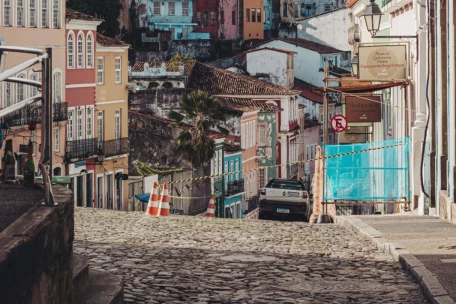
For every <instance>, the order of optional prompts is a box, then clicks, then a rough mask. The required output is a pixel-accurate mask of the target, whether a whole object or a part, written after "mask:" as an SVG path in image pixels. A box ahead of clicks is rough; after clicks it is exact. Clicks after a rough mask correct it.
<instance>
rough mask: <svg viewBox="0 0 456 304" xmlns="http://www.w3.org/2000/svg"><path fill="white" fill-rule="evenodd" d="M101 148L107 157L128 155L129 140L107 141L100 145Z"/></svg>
mask: <svg viewBox="0 0 456 304" xmlns="http://www.w3.org/2000/svg"><path fill="white" fill-rule="evenodd" d="M99 147H100V148H101V149H102V150H103V152H104V155H105V157H110V156H116V155H122V154H127V153H128V152H129V142H128V138H119V139H113V140H105V141H103V142H100V143H99Z"/></svg>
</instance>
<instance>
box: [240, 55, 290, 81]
mask: <svg viewBox="0 0 456 304" xmlns="http://www.w3.org/2000/svg"><path fill="white" fill-rule="evenodd" d="M287 60H288V54H286V53H282V52H276V51H271V50H261V51H256V52H250V53H247V62H248V64H247V72H248V73H250V75H251V76H257V74H268V75H269V82H271V83H273V84H275V85H278V86H288V85H289V83H288V77H287V76H288V74H287V73H288V66H287Z"/></svg>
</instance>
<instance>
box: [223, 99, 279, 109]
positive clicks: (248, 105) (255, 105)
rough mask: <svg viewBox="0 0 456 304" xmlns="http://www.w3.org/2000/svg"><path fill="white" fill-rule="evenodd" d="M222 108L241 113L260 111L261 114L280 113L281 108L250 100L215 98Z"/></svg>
mask: <svg viewBox="0 0 456 304" xmlns="http://www.w3.org/2000/svg"><path fill="white" fill-rule="evenodd" d="M217 99H218V100H219V101H220V103H221V104H222V106H225V107H227V108H229V109H233V110H238V111H242V112H251V111H256V110H260V111H262V112H280V111H282V109H281V108H279V107H277V106H274V105H271V104H267V103H265V102H263V101H258V100H252V99H251V98H236V97H217Z"/></svg>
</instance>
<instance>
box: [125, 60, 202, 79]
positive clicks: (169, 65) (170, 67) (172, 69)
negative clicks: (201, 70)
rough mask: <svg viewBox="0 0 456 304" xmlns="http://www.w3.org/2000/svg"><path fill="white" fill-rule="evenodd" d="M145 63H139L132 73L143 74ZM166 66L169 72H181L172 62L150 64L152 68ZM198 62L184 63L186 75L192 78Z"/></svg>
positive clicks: (132, 69) (134, 66)
mask: <svg viewBox="0 0 456 304" xmlns="http://www.w3.org/2000/svg"><path fill="white" fill-rule="evenodd" d="M145 63H146V62H144V61H137V62H136V63H135V64H134V65H133V67H132V68H131V71H132V72H143V71H144V64H145ZM163 63H164V64H165V67H166V71H168V72H179V67H178V66H177V67H175V66H174V67H173V64H172V62H170V61H153V62H148V64H149V67H150V68H160V67H161V66H162V64H163ZM195 63H196V60H188V61H186V62H184V75H185V76H190V74H191V72H192V69H193V67H194V66H195Z"/></svg>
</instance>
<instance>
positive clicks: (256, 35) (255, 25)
mask: <svg viewBox="0 0 456 304" xmlns="http://www.w3.org/2000/svg"><path fill="white" fill-rule="evenodd" d="M246 9H249V10H250V21H249V22H247V19H246ZM251 9H260V10H261V21H260V22H258V20H257V19H255V22H252V12H251ZM242 16H243V20H244V30H243V36H244V40H250V39H263V37H264V28H263V22H264V7H263V0H244V11H243V14H242Z"/></svg>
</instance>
